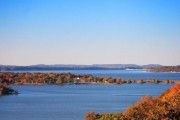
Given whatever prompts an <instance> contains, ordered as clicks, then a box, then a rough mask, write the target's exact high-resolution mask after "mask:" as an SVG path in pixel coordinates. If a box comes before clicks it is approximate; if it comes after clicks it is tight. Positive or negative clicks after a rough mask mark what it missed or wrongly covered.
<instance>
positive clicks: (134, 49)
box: [0, 0, 180, 66]
mask: <svg viewBox="0 0 180 120" xmlns="http://www.w3.org/2000/svg"><path fill="white" fill-rule="evenodd" d="M179 5H180V1H178V0H173V1H171V0H150V1H145V0H98V1H97V0H86V1H84V0H66V1H65V0H0V56H1V57H0V64H1V65H18V66H22V65H23V66H26V65H36V64H59V63H63V64H84V65H91V64H96V63H98V64H137V65H146V64H161V65H180V55H179V53H180V47H179V46H180V8H179Z"/></svg>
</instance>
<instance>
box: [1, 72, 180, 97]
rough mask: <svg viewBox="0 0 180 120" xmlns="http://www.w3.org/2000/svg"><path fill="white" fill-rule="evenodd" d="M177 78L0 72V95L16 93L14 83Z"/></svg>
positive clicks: (73, 82) (49, 83) (40, 83)
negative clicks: (124, 77) (12, 85)
mask: <svg viewBox="0 0 180 120" xmlns="http://www.w3.org/2000/svg"><path fill="white" fill-rule="evenodd" d="M179 82H180V81H179V80H176V81H173V80H156V79H153V80H143V79H142V80H132V79H127V80H125V79H121V78H112V77H97V76H92V75H77V74H71V73H29V72H27V73H13V72H1V73H0V95H4V94H17V93H18V92H17V91H15V90H13V89H11V88H10V87H9V85H10V84H16V85H52V84H55V85H63V84H117V85H118V84H133V83H134V84H144V83H150V84H158V83H163V84H173V83H179Z"/></svg>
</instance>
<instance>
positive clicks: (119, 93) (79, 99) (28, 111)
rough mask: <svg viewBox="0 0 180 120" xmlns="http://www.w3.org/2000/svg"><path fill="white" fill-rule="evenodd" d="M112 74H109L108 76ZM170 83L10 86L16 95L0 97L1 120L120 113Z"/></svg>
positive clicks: (79, 119) (69, 119) (66, 119)
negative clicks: (92, 113)
mask: <svg viewBox="0 0 180 120" xmlns="http://www.w3.org/2000/svg"><path fill="white" fill-rule="evenodd" d="M110 74H112V73H110ZM171 86H173V85H172V84H122V85H60V86H58V85H43V86H30V85H12V88H13V89H15V90H19V92H20V94H19V95H7V96H1V97H0V116H1V119H2V120H13V119H15V120H84V119H85V115H86V113H87V112H91V111H94V112H97V113H103V112H111V113H112V112H124V110H125V109H126V108H127V107H128V106H130V105H132V104H134V103H136V102H137V101H138V100H140V98H141V97H142V96H145V95H152V96H153V97H156V96H158V95H160V94H161V93H163V92H164V91H165V90H167V89H169V88H170V87H171Z"/></svg>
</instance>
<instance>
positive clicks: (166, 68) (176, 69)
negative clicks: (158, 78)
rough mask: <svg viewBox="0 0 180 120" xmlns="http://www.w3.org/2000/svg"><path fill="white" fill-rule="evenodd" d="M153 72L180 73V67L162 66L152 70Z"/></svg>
mask: <svg viewBox="0 0 180 120" xmlns="http://www.w3.org/2000/svg"><path fill="white" fill-rule="evenodd" d="M150 71H151V72H180V66H161V67H157V68H154V69H152V70H150Z"/></svg>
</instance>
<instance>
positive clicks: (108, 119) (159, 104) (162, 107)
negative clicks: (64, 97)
mask: <svg viewBox="0 0 180 120" xmlns="http://www.w3.org/2000/svg"><path fill="white" fill-rule="evenodd" d="M86 120H180V85H176V86H174V87H173V88H171V89H170V90H168V91H166V92H165V93H163V94H162V95H161V96H159V97H157V98H154V99H153V98H152V97H151V96H146V97H143V98H142V99H141V101H139V102H138V103H137V104H136V105H132V106H130V107H129V108H127V109H126V111H125V112H124V114H121V113H117V114H106V113H104V114H95V113H87V115H86Z"/></svg>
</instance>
